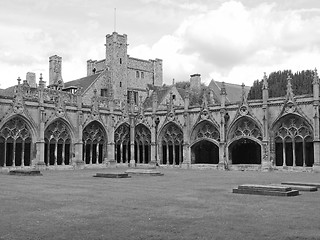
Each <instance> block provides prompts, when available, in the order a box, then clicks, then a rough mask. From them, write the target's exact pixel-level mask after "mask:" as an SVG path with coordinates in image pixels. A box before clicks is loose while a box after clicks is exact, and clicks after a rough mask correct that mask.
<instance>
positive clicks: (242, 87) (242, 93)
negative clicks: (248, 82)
mask: <svg viewBox="0 0 320 240" xmlns="http://www.w3.org/2000/svg"><path fill="white" fill-rule="evenodd" d="M244 87H245V85H244V83H242V84H241V101H242V103H244V102H245V101H246V91H245V90H244Z"/></svg>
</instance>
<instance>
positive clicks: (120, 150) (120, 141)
mask: <svg viewBox="0 0 320 240" xmlns="http://www.w3.org/2000/svg"><path fill="white" fill-rule="evenodd" d="M114 143H115V159H116V162H117V163H128V162H129V159H130V157H131V148H130V126H129V124H128V123H122V124H121V125H119V126H118V127H117V129H116V130H115V132H114Z"/></svg>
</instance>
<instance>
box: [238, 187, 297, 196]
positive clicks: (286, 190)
mask: <svg viewBox="0 0 320 240" xmlns="http://www.w3.org/2000/svg"><path fill="white" fill-rule="evenodd" d="M232 192H233V193H240V194H253V195H267V196H283V197H290V196H297V195H299V191H298V190H293V189H291V187H286V186H281V185H279V186H276V185H256V184H243V185H239V186H238V188H235V189H233V190H232Z"/></svg>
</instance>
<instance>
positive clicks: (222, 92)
mask: <svg viewBox="0 0 320 240" xmlns="http://www.w3.org/2000/svg"><path fill="white" fill-rule="evenodd" d="M220 95H227V91H226V85H225V83H224V82H222V85H221V90H220Z"/></svg>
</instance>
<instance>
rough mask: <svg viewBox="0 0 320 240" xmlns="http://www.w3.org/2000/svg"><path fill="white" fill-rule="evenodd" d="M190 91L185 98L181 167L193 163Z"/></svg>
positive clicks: (186, 166)
mask: <svg viewBox="0 0 320 240" xmlns="http://www.w3.org/2000/svg"><path fill="white" fill-rule="evenodd" d="M189 104H190V99H189V91H187V92H186V96H185V100H184V113H183V117H184V129H183V143H182V153H183V162H182V165H181V167H183V168H188V167H189V166H190V165H191V154H190V137H189V136H190V113H189Z"/></svg>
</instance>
